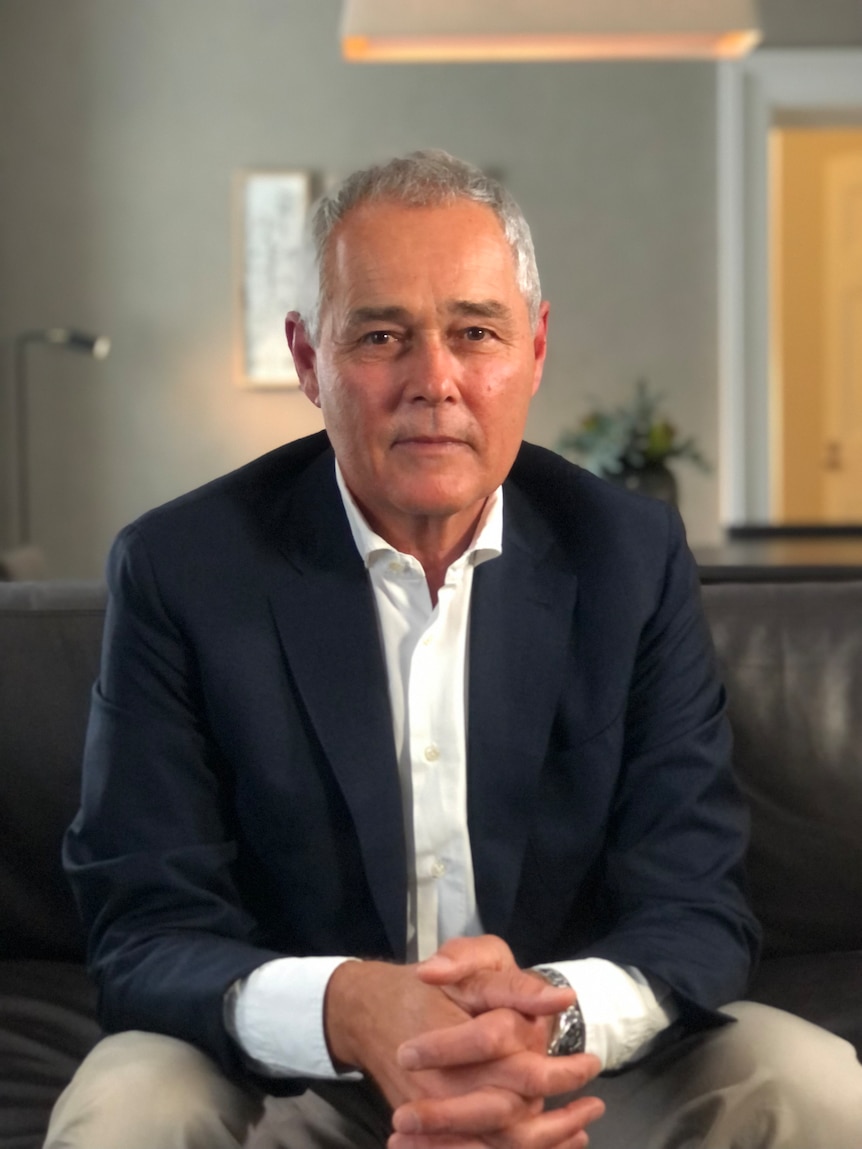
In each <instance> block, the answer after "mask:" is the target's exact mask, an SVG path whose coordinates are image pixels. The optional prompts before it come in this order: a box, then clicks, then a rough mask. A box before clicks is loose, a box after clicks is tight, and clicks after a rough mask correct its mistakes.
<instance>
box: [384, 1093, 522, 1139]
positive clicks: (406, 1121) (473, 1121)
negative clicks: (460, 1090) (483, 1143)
mask: <svg viewBox="0 0 862 1149" xmlns="http://www.w3.org/2000/svg"><path fill="white" fill-rule="evenodd" d="M542 1108H543V1101H542V1099H541V1098H531V1099H530V1100H526V1099H525V1098H523V1097H520V1096H519V1095H518V1094H517V1093H513V1092H511V1091H510V1090H507V1089H495V1088H491V1087H489V1086H486V1087H482V1088H479V1089H475V1090H473V1091H472V1092H470V1093H465V1094H463V1095H462V1096H460V1097H445V1098H442V1097H441V1098H431V1097H424V1098H417V1099H416V1100H414V1101H411V1102H410V1103H409V1104H406V1105H400V1106H399V1107H398V1108H397V1109H396V1110H395V1112H394V1113H393V1114H392V1128H393V1129H394V1130H395V1132H396V1133H425V1134H429V1133H431V1134H453V1135H454V1134H481V1133H493V1132H496V1131H498V1130H500V1129H505V1128H506V1127H507V1126H510V1125H515V1124H516V1123H518V1122H521V1121H524V1120H525V1119H527V1118H529V1117H535V1116H537V1115H538V1114H539V1113H541V1111H542Z"/></svg>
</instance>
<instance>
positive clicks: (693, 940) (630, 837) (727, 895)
mask: <svg viewBox="0 0 862 1149" xmlns="http://www.w3.org/2000/svg"><path fill="white" fill-rule="evenodd" d="M667 514H668V522H669V531H668V540H669V543H668V548H667V557H666V563H665V568H664V573H663V578H662V580H661V586H660V590H659V593H658V595H657V597H656V600H655V606H654V609H653V610H652V611H651V612H650V613H649V614H648V616H647V618H646V621H645V623H644V625H643V626H642V628H641V631H640V635H639V640H638V643H637V647H636V651H635V657H634V661H633V671H632V676H631V683H630V687H629V694H628V703H627V706H626V709H625V714H624V734H623V743H622V764H621V774H620V778H619V784H618V786H617V790H616V798H615V801H614V804H613V806H612V809H611V813H610V818H609V824H608V831H607V837H606V842H605V850H604V857H603V862H602V874H603V883H602V890H603V892H602V895H601V896H602V898H603V901H604V910H605V912H606V913H607V916H608V920H610V921H611V922H612V923H613V925H612V927H611V929H610V930H609V932H608V933H607V934H606V936H604V937H603V938H601V940H599V941H597V942H595V943H594V944H593V945H591V946H590V947H589V949H588V951H587V952H588V953H591V954H593V955H594V956H601V957H604V958H607V959H609V960H611V961H615V962H617V963H619V964H621V965H634V966H637V967H638V968H640V969H641V970H642V971H643V972H644V973H645V974H647V976H648V977H650V978H651V979H653V980H655V981H657V982H658V983H659V984H660V985H666V986H668V987H669V988H670V989H671V990H672V991H673V994H674V997H675V999H676V1001H677V1004H678V1005H679V1007H680V1010H681V1016H682V1020H683V1022H688V1023H690V1024H693V1025H703V1024H707V1025H708V1024H715V1023H717V1022H719V1021H720V1020H721V1018H720V1016H719V1015H717V1014H715V1013H714V1012H713V1011H714V1009H715V1007H717V1006H719V1005H721V1004H724V1003H726V1002H729V1001H732V1000H735V999H736V998H738V997H740V996H742V994H743V993H744V991H745V988H746V985H747V980H748V977H749V974H750V969H751V965H752V962H753V961H754V960H755V958H756V956H757V952H758V946H759V938H760V931H759V927H758V925H757V923H756V921H755V919H754V917H753V915H752V913H751V910H750V908H749V906H748V903H747V898H746V891H745V874H744V856H745V852H746V848H747V843H748V814H747V810H746V808H745V805H744V802H743V800H742V797H741V795H740V792H739V790H738V787H737V784H736V781H735V779H734V776H733V772H732V767H731V758H732V740H731V732H730V727H729V724H728V720H727V716H726V713H725V694H724V689H723V687H722V685H721V681H720V677H719V674H718V668H717V665H716V657H715V653H714V649H713V645H712V639H711V635H710V632H709V628H708V625H707V622H706V619H705V616H704V613H703V609H702V605H701V601H700V590H699V580H698V576H697V570H696V566H695V563H694V559H693V557H692V555H691V553H690V551H689V550H688V547H687V545H686V543H685V537H684V531H683V527H682V522H681V520H680V518H679V515H678V514H677V513H676V512H675V511H673V510H671V509H670V508H668V509H667Z"/></svg>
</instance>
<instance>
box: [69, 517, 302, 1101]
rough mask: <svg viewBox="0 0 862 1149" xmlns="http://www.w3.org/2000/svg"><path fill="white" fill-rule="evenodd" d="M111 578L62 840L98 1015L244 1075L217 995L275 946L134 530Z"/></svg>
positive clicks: (192, 683)
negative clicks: (244, 874) (247, 901)
mask: <svg viewBox="0 0 862 1149" xmlns="http://www.w3.org/2000/svg"><path fill="white" fill-rule="evenodd" d="M108 587H109V605H108V611H107V617H106V623H105V634H104V641H103V654H102V665H101V671H100V676H99V679H98V682H97V683H96V685H95V687H94V689H93V695H92V705H91V713H90V722H89V727H88V733H87V739H86V746H85V757H84V767H83V789H82V800H81V808H80V810H79V813H78V815H77V817H76V819H75V821H74V823H73V824H72V826H71V827H70V829H69V831H68V833H67V836H66V840H65V843H64V862H65V865H66V869H67V872H68V874H69V877H70V880H71V882H72V885H73V888H74V891H75V894H76V897H77V900H78V904H79V908H80V911H81V914H82V916H83V919H84V923H85V925H86V927H87V929H88V931H89V939H90V941H89V962H90V967H91V970H92V972H93V973H94V976H95V978H96V980H97V983H98V986H99V991H100V1020H101V1023H102V1026H103V1028H104V1029H105V1030H107V1031H108V1032H112V1031H117V1030H122V1029H134V1028H140V1029H148V1030H154V1031H156V1032H162V1033H166V1034H170V1035H173V1036H176V1037H179V1038H182V1039H183V1040H186V1041H190V1042H193V1043H195V1044H197V1045H198V1046H200V1047H201V1048H202V1049H204V1050H205V1051H206V1052H207V1053H209V1054H210V1056H212V1057H214V1058H215V1059H216V1060H217V1061H218V1062H219V1063H220V1065H221V1067H222V1068H223V1069H224V1070H225V1072H227V1073H228V1074H230V1075H233V1076H238V1075H242V1074H243V1073H245V1070H246V1067H245V1065H244V1064H243V1061H242V1059H241V1057H240V1055H239V1053H238V1049H237V1047H236V1046H235V1044H234V1042H233V1041H232V1040H231V1038H230V1037H229V1036H228V1034H227V1031H226V1029H225V1026H224V1023H223V1000H224V995H225V993H226V991H227V989H228V988H229V987H230V986H231V984H232V983H233V982H234V981H235V980H236V979H238V978H242V977H245V976H247V975H248V974H250V973H251V972H252V970H254V969H256V968H257V967H258V966H260V965H261V964H262V963H264V962H266V961H268V960H271V959H273V958H275V957H278V956H280V955H279V954H277V953H274V952H272V951H271V950H269V949H267V948H264V947H261V946H259V945H258V944H257V943H256V933H257V930H256V923H255V921H254V920H253V919H252V918H251V917H250V916H249V915H248V914H247V913H246V912H245V911H244V909H243V908H242V906H241V904H240V899H239V897H238V894H237V889H236V885H235V874H234V867H235V863H236V859H237V847H236V842H235V840H234V836H233V834H232V824H231V815H230V810H229V802H228V796H229V794H230V791H231V787H232V779H231V777H230V772H229V769H228V767H227V764H226V763H225V761H224V760H223V758H222V756H221V755H220V753H219V751H218V749H217V747H216V745H215V741H214V739H213V738H212V737H211V736H210V733H209V731H208V728H207V723H206V719H205V708H204V706H203V705H202V701H201V697H200V693H201V692H200V686H199V683H198V681H197V670H196V666H195V661H194V654H193V650H192V647H191V644H190V643H188V642H187V641H186V640H185V638H184V634H183V631H182V625H181V622H180V621H179V620H178V619H175V618H171V617H170V616H169V614H168V612H167V610H166V608H165V606H164V605H163V602H162V599H161V597H160V594H159V587H158V585H157V580H156V577H155V575H154V573H153V571H152V569H151V566H150V563H149V560H148V557H147V554H146V550H145V547H144V544H143V541H142V538H141V536H140V533H139V531H138V529H137V528H136V527H135V526H132V527H130V528H127V529H126V530H125V531H124V532H123V533H122V534H121V535H120V536H119V538H118V540H117V542H116V543H115V544H114V547H113V549H112V552H111V555H110V558H109V562H108ZM297 1087H298V1083H296V1082H294V1083H291V1082H289V1081H287V1082H281V1083H277V1082H272V1081H270V1082H268V1084H267V1088H268V1089H269V1090H270V1091H273V1089H278V1088H281V1089H283V1090H284V1091H291V1090H294V1089H296V1088H297Z"/></svg>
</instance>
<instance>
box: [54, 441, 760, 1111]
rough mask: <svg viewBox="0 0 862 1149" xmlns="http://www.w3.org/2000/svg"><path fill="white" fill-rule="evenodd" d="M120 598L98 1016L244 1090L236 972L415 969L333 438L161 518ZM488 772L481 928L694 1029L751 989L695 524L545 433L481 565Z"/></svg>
mask: <svg viewBox="0 0 862 1149" xmlns="http://www.w3.org/2000/svg"><path fill="white" fill-rule="evenodd" d="M108 581H109V588H110V601H109V607H108V614H107V620H106V631H105V643H104V653H103V661H102V667H101V673H100V677H99V681H98V683H97V684H96V687H95V688H94V693H93V703H92V714H91V720H90V726H89V731H88V738H87V747H86V759H85V768H84V783H83V795H82V806H81V810H80V812H79V814H78V817H77V818H76V820H75V822H74V824H73V826H72V827H71V829H70V831H69V834H68V836H67V840H66V846H65V856H66V864H67V868H68V870H69V873H70V875H71V878H72V881H73V884H74V887H75V889H76V893H77V895H78V899H79V903H80V906H81V910H82V913H83V916H84V918H85V921H86V923H87V925H88V927H89V930H90V938H91V951H90V957H91V964H92V968H93V969H94V971H95V974H96V977H97V980H98V982H99V987H100V1001H101V1018H102V1023H103V1025H104V1026H105V1028H106V1029H107V1030H109V1031H111V1030H119V1029H129V1028H143V1029H151V1030H156V1031H160V1032H165V1033H170V1034H174V1035H176V1036H178V1037H181V1038H184V1039H185V1040H188V1041H192V1042H194V1043H196V1044H197V1045H199V1046H200V1047H202V1048H203V1049H205V1050H206V1051H207V1052H208V1053H210V1054H211V1055H212V1056H213V1057H215V1058H216V1059H217V1060H218V1061H219V1062H220V1063H221V1065H222V1066H223V1068H224V1069H225V1070H226V1071H227V1072H228V1073H231V1074H233V1075H240V1074H242V1073H244V1072H246V1070H245V1067H244V1066H243V1063H242V1060H241V1058H240V1057H239V1056H238V1052H237V1049H236V1047H235V1045H234V1043H233V1042H232V1040H231V1039H230V1038H229V1037H228V1035H227V1033H226V1031H225V1028H224V1024H223V1016H222V1003H223V997H224V994H225V991H226V989H227V988H228V987H229V986H230V985H231V983H232V982H233V981H234V980H235V979H237V978H241V977H243V976H246V975H247V974H249V973H250V972H251V971H252V970H253V969H254V968H255V967H257V966H258V965H260V964H261V963H262V962H264V961H267V960H269V959H271V958H274V957H276V956H279V955H283V954H293V955H310V954H352V955H356V956H360V957H385V958H390V959H392V958H394V959H396V960H403V958H404V954H405V939H406V921H405V914H406V905H407V893H406V864H405V845H404V832H403V825H402V808H401V799H400V794H399V782H398V771H397V763H396V754H395V748H394V740H393V735H392V724H391V719H390V714H389V699H388V690H387V683H386V671H385V664H384V658H383V654H382V650H381V645H380V640H379V635H378V628H377V620H376V614H375V607H374V602H373V594H372V591H371V588H370V583H369V580H368V577H367V573H366V571H365V568H364V565H363V562H362V560H361V559H360V557H359V555H358V553H357V551H356V548H355V546H354V543H353V540H352V536H351V534H350V530H349V526H348V523H347V519H346V516H345V513H344V509H343V506H342V503H341V500H340V497H339V494H338V490H337V487H336V483H335V476H334V464H333V456H332V451H331V449H330V447H329V444H328V440H327V438H326V436H325V434H322V433H321V434H319V435H315V436H312V437H310V438H308V439H304V440H300V441H299V442H297V443H292V444H289V445H288V446H286V447H283V448H280V449H278V450H276V451H274V452H272V453H270V454H269V455H266V456H264V457H263V458H262V459H258V460H256V461H255V462H253V463H251V464H249V465H248V466H246V467H243V468H241V469H240V470H239V471H236V472H234V473H232V474H231V475H228V476H225V477H224V478H221V479H218V480H216V481H215V482H213V483H210V484H208V485H207V486H205V487H203V488H201V489H200V490H198V491H195V492H192V493H191V494H189V495H186V496H184V497H182V498H180V499H178V500H175V501H174V502H172V503H170V504H168V505H167V506H165V507H162V508H159V509H157V510H155V511H152V512H149V513H148V514H146V515H144V516H143V517H142V518H141V519H139V520H138V521H137V522H136V523H133V524H132V525H131V526H130V527H127V528H126V529H125V530H124V531H123V532H122V533H121V535H120V536H119V538H118V540H117V542H116V543H115V545H114V548H113V550H112V553H111V557H110V560H109V567H108ZM467 757H468V778H467V794H468V798H467V804H468V819H469V830H470V841H471V846H472V852H473V861H474V869H475V881H476V895H477V901H478V906H479V911H480V914H481V918H482V922H483V924H484V927H485V929H486V930H487V931H488V932H490V933H495V934H499V935H500V936H501V937H503V938H505V939H506V941H507V942H508V943H509V945H510V946H511V947H512V949H513V951H514V953H515V956H516V958H517V959H518V961H519V962H520V963H521V964H522V965H529V964H532V963H536V962H541V961H550V960H553V959H559V958H570V957H574V956H586V955H593V956H601V957H605V958H608V959H610V960H612V961H616V962H619V963H623V964H631V965H635V966H638V967H639V968H640V969H641V970H643V971H644V972H645V973H646V974H647V975H648V976H651V977H654V978H657V979H660V980H661V981H662V982H664V983H665V984H666V985H667V986H669V987H670V988H671V990H672V991H673V992H674V993H675V995H676V997H677V1000H678V1002H679V1003H680V1005H681V1007H682V1010H683V1017H684V1019H685V1020H687V1021H688V1022H689V1023H691V1024H704V1023H707V1024H708V1023H709V1021H710V1020H711V1019H714V1016H715V1015H713V1014H711V1013H710V1012H709V1011H710V1010H711V1009H713V1008H714V1007H716V1006H717V1005H719V1004H720V1003H722V1002H725V1001H729V1000H731V999H733V998H736V997H738V996H740V995H741V993H742V992H743V990H744V987H745V985H746V980H747V976H748V972H749V967H750V962H751V959H752V955H753V953H754V950H755V948H756V942H757V928H756V925H755V923H754V922H753V919H752V917H751V915H750V913H749V910H748V908H747V905H746V902H745V899H744V896H743V894H742V892H741V883H742V877H741V866H742V858H743V854H744V849H745V836H746V816H745V812H744V809H743V807H742V805H741V802H740V799H739V796H738V793H737V790H736V788H735V785H734V782H733V779H732V776H731V770H730V736H729V732H728V728H727V723H726V719H725V716H724V700H723V692H722V688H721V686H720V683H719V681H718V678H717V674H716V667H715V660H714V655H713V652H712V646H711V642H710V637H709V633H708V629H707V626H706V624H705V621H704V618H703V615H702V612H701V608H700V601H699V592H698V585H697V575H696V571H695V567H694V564H693V560H692V558H691V556H690V554H689V552H688V550H687V548H686V545H685V540H684V534H683V529H682V524H681V522H680V519H679V516H678V515H677V514H676V512H675V511H673V510H671V509H670V508H668V507H667V506H665V505H664V504H660V503H658V502H655V501H653V500H648V499H643V498H640V497H637V496H632V495H630V494H628V493H626V492H624V491H621V490H619V489H618V488H615V487H613V486H612V485H610V484H608V483H605V482H603V481H602V480H599V479H596V478H594V477H593V476H591V475H589V474H587V473H586V472H584V471H582V470H581V469H580V468H577V467H574V466H572V465H571V464H569V463H567V462H566V461H564V460H563V459H562V458H560V457H559V456H557V455H554V454H552V453H550V452H548V451H544V450H542V449H541V448H538V447H531V446H528V445H524V447H523V448H522V450H521V452H520V454H519V456H518V459H517V461H516V463H515V466H514V468H513V470H512V472H511V475H510V476H509V478H508V480H507V482H506V485H505V500H504V530H503V554H502V556H501V557H500V558H498V559H494V560H492V561H489V562H487V563H485V564H483V565H481V566H480V567H478V568H477V570H476V572H475V579H474V585H473V599H472V607H471V619H470V645H469V715H468V739H467ZM301 1084H302V1083H301V1082H283V1083H281V1085H278V1084H277V1083H274V1082H272V1081H268V1082H267V1088H268V1089H269V1090H270V1091H272V1090H273V1089H274V1088H276V1089H277V1088H281V1089H284V1090H288V1091H289V1090H291V1089H295V1088H298V1087H300V1086H301Z"/></svg>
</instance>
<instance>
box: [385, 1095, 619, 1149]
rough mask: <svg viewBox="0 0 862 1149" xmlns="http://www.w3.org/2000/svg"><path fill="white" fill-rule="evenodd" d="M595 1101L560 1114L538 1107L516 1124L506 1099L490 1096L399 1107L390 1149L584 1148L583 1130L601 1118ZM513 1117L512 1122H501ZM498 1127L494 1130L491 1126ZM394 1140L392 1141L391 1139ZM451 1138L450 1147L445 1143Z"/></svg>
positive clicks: (514, 1110) (581, 1100) (586, 1100)
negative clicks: (468, 1148)
mask: <svg viewBox="0 0 862 1149" xmlns="http://www.w3.org/2000/svg"><path fill="white" fill-rule="evenodd" d="M604 1111H605V1107H604V1104H603V1103H602V1102H601V1101H600V1100H599V1099H598V1098H596V1097H582V1098H578V1099H577V1100H576V1101H573V1102H570V1104H569V1105H566V1106H564V1107H562V1108H560V1109H554V1110H543V1109H542V1108H541V1105H540V1104H539V1106H538V1108H536V1107H535V1106H534V1107H533V1108H531V1109H530V1110H529V1111H527V1113H526V1116H521V1117H520V1119H517V1117H518V1113H519V1109H518V1107H517V1106H513V1105H511V1103H510V1101H509V1099H506V1098H494V1097H492V1096H491V1091H488V1092H484V1093H475V1094H470V1095H469V1096H466V1097H461V1098H457V1099H451V1100H450V1101H449V1102H447V1105H446V1107H445V1108H444V1107H443V1106H442V1105H437V1104H435V1105H433V1106H432V1105H431V1104H430V1103H429V1102H422V1103H421V1105H420V1106H418V1107H417V1108H416V1109H415V1110H413V1109H412V1107H411V1111H409V1112H408V1107H407V1106H403V1107H401V1108H399V1109H397V1110H396V1111H395V1114H393V1128H394V1131H395V1133H394V1137H393V1139H392V1140H391V1141H390V1146H391V1149H425V1147H431V1146H440V1145H448V1144H457V1145H459V1146H460V1145H462V1144H471V1145H472V1144H473V1141H472V1140H471V1138H476V1139H478V1140H479V1143H480V1144H482V1145H483V1146H489V1145H490V1146H495V1147H499V1149H563V1147H568V1146H572V1145H579V1144H581V1145H582V1144H586V1140H585V1133H584V1131H585V1128H586V1126H588V1125H590V1124H591V1123H592V1122H593V1121H596V1120H598V1118H599V1117H601V1115H602V1114H603V1113H604ZM512 1114H514V1115H515V1117H516V1120H514V1121H509V1120H507V1117H508V1116H509V1115H512ZM495 1121H496V1122H501V1123H500V1124H497V1125H496V1127H495V1126H494V1122H495ZM395 1137H397V1138H398V1140H395ZM452 1138H455V1139H456V1140H455V1141H454V1142H453V1141H452V1140H451V1139H452Z"/></svg>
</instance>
